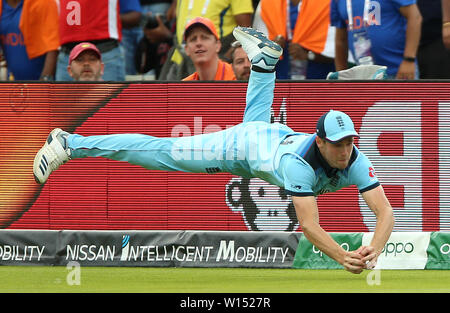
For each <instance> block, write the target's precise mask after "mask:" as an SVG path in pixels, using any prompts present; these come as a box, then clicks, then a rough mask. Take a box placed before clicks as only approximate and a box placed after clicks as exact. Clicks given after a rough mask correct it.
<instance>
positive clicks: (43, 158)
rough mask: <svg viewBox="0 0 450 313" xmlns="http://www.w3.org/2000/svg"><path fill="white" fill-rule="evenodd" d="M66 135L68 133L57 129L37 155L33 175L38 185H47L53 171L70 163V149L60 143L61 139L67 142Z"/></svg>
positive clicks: (51, 133)
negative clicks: (64, 136) (63, 136)
mask: <svg viewBox="0 0 450 313" xmlns="http://www.w3.org/2000/svg"><path fill="white" fill-rule="evenodd" d="M66 134H68V133H66V132H65V131H63V130H62V129H59V128H55V129H54V130H52V131H51V132H50V134H49V135H48V137H47V140H46V141H45V144H44V146H43V147H42V148H41V149H40V150H39V151H38V153H36V156H35V157H34V164H33V174H34V179H35V180H36V182H37V183H38V184H43V183H45V182H46V181H47V179H48V177H49V176H50V174H51V173H52V172H53V171H55V170H57V169H58V168H59V167H60V166H61V165H63V164H64V163H66V162H67V161H69V158H70V149H67V147H64V146H63V145H62V144H61V142H60V138H61V139H62V140H64V141H65V138H62V135H66Z"/></svg>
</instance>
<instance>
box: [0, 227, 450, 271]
mask: <svg viewBox="0 0 450 313" xmlns="http://www.w3.org/2000/svg"><path fill="white" fill-rule="evenodd" d="M331 236H332V237H333V238H334V239H335V240H336V241H337V242H338V243H339V244H340V245H341V246H342V247H343V248H344V249H346V250H355V249H357V248H358V247H359V246H361V245H368V244H369V243H370V240H371V237H372V236H373V233H331ZM71 262H77V263H78V264H79V265H80V266H124V267H252V268H299V269H301V268H303V269H339V268H342V266H340V265H339V264H338V263H336V262H335V261H334V260H332V259H330V258H329V257H328V256H326V255H324V254H323V253H322V252H321V251H319V250H318V249H317V248H315V247H314V246H313V245H312V244H311V243H310V242H309V241H308V240H307V239H306V237H305V236H303V234H302V233H300V232H247V231H242V232H241V231H134V230H133V231H72V230H0V265H59V266H66V265H67V264H69V263H71ZM375 269H450V233H448V232H394V233H392V235H391V237H390V238H389V240H388V242H387V244H386V246H385V248H384V249H383V251H382V253H381V255H380V257H379V259H378V263H377V266H376V267H375Z"/></svg>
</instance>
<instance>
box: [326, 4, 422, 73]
mask: <svg viewBox="0 0 450 313" xmlns="http://www.w3.org/2000/svg"><path fill="white" fill-rule="evenodd" d="M347 5H349V7H350V8H351V10H349V11H347ZM421 23H422V17H421V15H420V12H419V9H418V7H417V5H416V0H378V1H369V0H331V24H332V25H334V26H336V27H337V29H336V58H335V64H336V70H337V71H340V70H344V69H346V68H347V56H348V48H349V47H350V50H351V52H352V54H353V56H354V58H355V60H356V62H357V63H358V64H377V65H384V66H387V75H388V77H389V78H397V79H415V78H418V77H419V75H418V68H417V61H416V53H417V48H418V46H419V40H420V29H421ZM355 45H356V47H355ZM355 51H356V52H358V55H355ZM358 60H359V61H358Z"/></svg>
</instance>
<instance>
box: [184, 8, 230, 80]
mask: <svg viewBox="0 0 450 313" xmlns="http://www.w3.org/2000/svg"><path fill="white" fill-rule="evenodd" d="M184 41H185V43H186V46H185V51H186V54H187V55H188V56H189V57H190V58H191V60H192V63H193V64H194V67H195V70H196V71H195V73H193V74H192V75H189V76H188V77H186V78H184V79H183V80H236V77H235V76H234V72H233V68H232V67H231V65H230V64H228V63H226V62H223V61H222V60H220V58H219V51H220V49H221V47H222V44H221V43H220V39H219V35H218V34H217V31H216V28H215V27H214V24H213V22H212V21H211V20H210V19H208V18H205V17H196V18H194V19H192V20H191V21H190V22H189V23H188V24H187V25H186V28H185V32H184Z"/></svg>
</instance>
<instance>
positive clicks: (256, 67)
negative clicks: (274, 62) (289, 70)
mask: <svg viewBox="0 0 450 313" xmlns="http://www.w3.org/2000/svg"><path fill="white" fill-rule="evenodd" d="M252 71H255V72H259V73H273V72H275V67H274V68H273V70H270V71H269V70H266V69H263V68H262V67H259V66H258V65H252Z"/></svg>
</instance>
